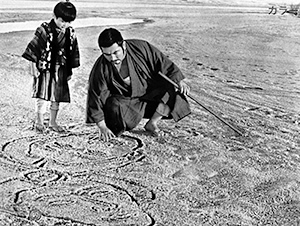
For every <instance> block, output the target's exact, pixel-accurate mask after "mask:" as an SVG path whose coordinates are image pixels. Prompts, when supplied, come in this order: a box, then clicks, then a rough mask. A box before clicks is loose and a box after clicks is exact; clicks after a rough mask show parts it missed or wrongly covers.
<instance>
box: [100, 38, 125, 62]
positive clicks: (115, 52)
mask: <svg viewBox="0 0 300 226" xmlns="http://www.w3.org/2000/svg"><path fill="white" fill-rule="evenodd" d="M122 47H123V48H122ZM101 50H102V53H103V55H104V57H105V58H106V59H107V60H108V61H109V62H111V63H113V64H114V65H115V66H120V65H121V63H122V60H124V58H125V52H126V51H125V42H123V44H122V46H119V45H118V44H117V43H114V44H113V45H112V46H110V47H105V48H104V47H102V48H101Z"/></svg>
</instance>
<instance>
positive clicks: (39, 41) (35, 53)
mask: <svg viewBox="0 0 300 226" xmlns="http://www.w3.org/2000/svg"><path fill="white" fill-rule="evenodd" d="M46 42H47V34H46V31H45V29H44V28H43V27H42V26H40V27H38V28H37V29H36V31H35V34H34V37H33V39H32V40H31V41H30V42H29V43H28V45H27V47H26V49H25V51H24V53H23V54H22V57H23V58H25V59H26V60H29V61H32V62H37V61H38V59H39V58H40V57H41V52H42V49H44V48H45V45H46Z"/></svg>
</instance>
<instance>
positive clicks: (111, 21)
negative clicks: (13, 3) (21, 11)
mask: <svg viewBox="0 0 300 226" xmlns="http://www.w3.org/2000/svg"><path fill="white" fill-rule="evenodd" d="M43 22H44V21H42V20H38V21H24V22H9V23H0V33H8V32H16V31H30V30H35V29H36V28H37V27H38V26H39V25H41V23H43ZM142 22H143V20H142V19H125V18H124V19H122V18H102V17H91V18H84V19H76V20H75V21H74V22H72V26H73V27H74V28H80V27H94V26H107V25H123V24H132V23H142Z"/></svg>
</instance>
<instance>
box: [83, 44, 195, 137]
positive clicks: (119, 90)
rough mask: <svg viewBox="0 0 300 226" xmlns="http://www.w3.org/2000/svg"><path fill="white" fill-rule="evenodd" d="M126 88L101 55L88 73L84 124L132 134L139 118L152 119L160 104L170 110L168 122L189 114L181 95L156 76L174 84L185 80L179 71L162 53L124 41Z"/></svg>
mask: <svg viewBox="0 0 300 226" xmlns="http://www.w3.org/2000/svg"><path fill="white" fill-rule="evenodd" d="M125 42H126V51H127V52H126V57H125V59H124V60H123V62H122V64H123V63H125V64H126V68H127V69H128V70H127V73H128V76H129V77H130V81H131V84H130V85H129V86H128V85H127V84H126V82H125V81H124V79H123V78H122V69H121V73H119V72H118V70H117V69H116V68H115V66H114V65H113V64H112V63H111V62H109V61H108V60H107V59H106V58H105V57H104V56H103V55H101V56H100V57H99V58H98V60H97V61H96V63H95V64H94V67H93V69H92V71H91V73H90V78H89V88H88V97H87V113H86V114H87V118H86V122H87V123H98V122H100V121H102V120H105V123H106V125H107V127H108V128H109V129H110V130H111V131H112V132H113V133H114V134H116V135H119V134H121V133H122V132H124V131H125V130H131V129H133V128H134V127H135V126H137V125H138V123H139V122H140V121H141V119H142V118H151V117H152V115H153V114H154V112H155V110H156V108H157V106H158V104H159V103H164V104H166V105H168V106H169V108H170V109H171V112H170V116H169V118H173V119H174V120H175V121H179V120H180V119H182V118H183V117H185V116H187V115H189V114H190V113H191V111H190V107H189V103H188V102H187V100H186V98H185V96H184V95H181V94H180V93H178V92H176V90H175V88H174V87H173V85H171V84H170V83H168V82H167V81H166V80H165V79H163V78H162V77H161V76H160V75H159V74H158V72H159V71H160V72H162V73H163V74H166V75H167V76H168V77H169V78H170V79H172V80H173V81H174V82H176V83H178V82H179V81H180V80H182V79H184V76H183V74H182V73H181V71H180V70H179V68H178V67H177V66H176V65H175V64H174V63H173V62H172V61H171V60H170V59H169V58H168V57H167V56H165V55H164V54H163V53H162V52H160V51H159V50H158V49H157V48H156V47H154V46H153V45H151V44H150V43H148V42H146V41H143V40H136V39H130V40H126V41H125Z"/></svg>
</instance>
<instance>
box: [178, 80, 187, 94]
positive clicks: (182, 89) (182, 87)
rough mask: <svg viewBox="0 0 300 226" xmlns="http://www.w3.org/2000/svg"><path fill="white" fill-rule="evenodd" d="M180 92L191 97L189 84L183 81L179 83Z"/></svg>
mask: <svg viewBox="0 0 300 226" xmlns="http://www.w3.org/2000/svg"><path fill="white" fill-rule="evenodd" d="M179 91H180V93H182V94H184V95H189V93H190V87H189V85H188V84H186V83H185V82H184V81H182V80H181V81H180V82H179Z"/></svg>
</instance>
